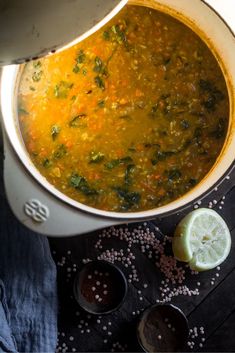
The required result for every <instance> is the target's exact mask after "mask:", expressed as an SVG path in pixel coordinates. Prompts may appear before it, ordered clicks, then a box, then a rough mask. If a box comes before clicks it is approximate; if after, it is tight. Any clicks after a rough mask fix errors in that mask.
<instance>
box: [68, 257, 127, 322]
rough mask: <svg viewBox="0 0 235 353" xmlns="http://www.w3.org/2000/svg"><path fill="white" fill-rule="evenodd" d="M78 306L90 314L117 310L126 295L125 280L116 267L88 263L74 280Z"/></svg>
mask: <svg viewBox="0 0 235 353" xmlns="http://www.w3.org/2000/svg"><path fill="white" fill-rule="evenodd" d="M73 289H74V296H75V298H76V300H77V302H78V304H79V305H80V306H81V307H82V308H83V309H84V310H86V311H87V312H89V313H91V314H96V315H100V314H109V313H111V312H112V311H114V310H117V309H118V308H119V307H120V306H121V305H122V303H123V302H124V300H125V297H126V294H127V280H126V277H125V276H124V274H123V272H122V271H121V270H120V268H119V267H117V266H116V265H114V264H112V263H110V262H108V261H104V260H95V261H91V262H88V263H87V264H86V265H84V267H83V268H82V270H81V271H80V272H79V273H78V274H77V276H76V278H75V280H74V287H73Z"/></svg>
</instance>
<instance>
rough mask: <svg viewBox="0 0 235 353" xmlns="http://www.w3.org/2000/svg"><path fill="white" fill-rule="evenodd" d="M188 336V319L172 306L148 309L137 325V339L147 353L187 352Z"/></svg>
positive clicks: (162, 305)
mask: <svg viewBox="0 0 235 353" xmlns="http://www.w3.org/2000/svg"><path fill="white" fill-rule="evenodd" d="M188 336H189V326H188V319H187V318H186V316H185V314H184V313H183V312H182V310H181V309H180V308H178V307H177V306H175V305H172V304H155V305H152V306H150V307H148V308H147V309H146V310H145V311H144V312H143V313H142V314H141V316H140V319H139V322H138V325H137V338H138V341H139V344H140V346H141V347H142V349H143V350H144V351H145V352H146V353H149V352H182V351H185V350H186V351H187V346H186V344H187V339H188Z"/></svg>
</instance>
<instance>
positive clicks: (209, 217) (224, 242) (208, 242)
mask: <svg viewBox="0 0 235 353" xmlns="http://www.w3.org/2000/svg"><path fill="white" fill-rule="evenodd" d="M172 249H173V253H174V256H175V257H176V259H178V260H180V261H184V262H189V266H190V268H191V269H192V270H195V271H206V270H210V269H212V268H214V267H216V266H218V265H220V264H221V263H222V262H223V261H224V260H225V259H226V257H227V256H228V254H229V252H230V249H231V235H230V231H229V229H228V227H227V224H226V223H225V221H224V220H223V218H222V217H221V216H220V215H219V214H218V213H217V212H216V211H213V210H211V209H208V208H199V209H197V210H195V211H192V212H190V213H189V214H188V215H187V216H186V217H184V218H183V219H182V220H181V222H180V223H179V224H178V226H177V227H176V230H175V234H174V238H173V241H172Z"/></svg>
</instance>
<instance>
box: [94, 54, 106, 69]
mask: <svg viewBox="0 0 235 353" xmlns="http://www.w3.org/2000/svg"><path fill="white" fill-rule="evenodd" d="M103 69H104V63H103V61H102V60H101V59H100V58H99V57H98V56H96V57H95V66H94V68H93V71H95V72H98V73H103Z"/></svg>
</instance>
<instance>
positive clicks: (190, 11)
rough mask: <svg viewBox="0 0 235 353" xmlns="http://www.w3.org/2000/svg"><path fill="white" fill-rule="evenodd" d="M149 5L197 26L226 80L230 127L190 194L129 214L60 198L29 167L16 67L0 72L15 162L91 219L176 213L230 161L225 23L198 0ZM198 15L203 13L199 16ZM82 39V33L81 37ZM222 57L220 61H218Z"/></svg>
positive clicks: (229, 41)
mask: <svg viewBox="0 0 235 353" xmlns="http://www.w3.org/2000/svg"><path fill="white" fill-rule="evenodd" d="M131 2H132V3H137V4H139V3H140V2H142V3H143V0H136V1H135V0H131ZM153 3H154V4H155V5H156V6H155V7H156V8H158V9H159V10H162V11H167V12H168V13H170V14H174V15H175V16H176V17H178V18H179V19H181V20H182V21H184V22H185V23H186V24H188V25H190V24H191V25H192V24H193V23H197V27H198V29H199V31H198V33H199V32H200V33H201V34H203V37H204V38H207V39H206V41H207V43H208V44H209V46H210V47H211V49H213V48H216V50H214V54H215V55H216V56H217V59H219V61H220V62H222V66H221V68H222V70H223V73H224V75H225V78H226V81H227V86H228V92H229V98H230V128H229V133H228V136H227V142H226V144H225V146H224V148H223V150H222V152H221V155H220V157H219V158H218V160H217V162H216V163H215V165H214V167H213V168H212V170H211V171H210V173H209V174H208V175H207V176H206V177H205V178H204V179H203V180H202V181H201V182H200V183H199V184H198V185H197V186H196V187H194V188H193V189H192V190H191V191H189V192H188V193H187V194H185V195H183V196H182V197H180V198H179V199H177V200H175V201H173V202H171V203H169V204H167V205H165V206H162V207H158V208H155V209H151V210H148V211H141V212H130V213H119V212H109V211H103V210H99V209H96V208H93V207H90V206H86V205H84V204H82V203H79V202H77V201H75V200H73V199H71V198H69V197H68V196H66V195H64V194H63V193H62V192H60V191H59V190H57V189H56V188H55V187H54V186H52V185H51V184H50V183H49V182H48V181H47V180H46V179H45V177H43V176H42V175H41V174H40V173H39V172H38V170H37V169H36V168H35V166H34V165H33V163H32V161H31V160H30V158H29V156H28V153H27V151H26V149H25V147H24V144H23V141H22V138H21V136H20V131H19V127H18V122H17V114H16V111H17V110H16V90H17V84H16V83H17V78H18V74H19V66H18V65H13V66H6V67H5V68H3V71H2V78H1V108H2V116H3V124H4V127H5V130H6V132H7V135H8V138H9V140H10V142H11V144H12V146H13V148H14V150H15V152H16V154H17V155H18V157H19V159H20V160H21V162H22V163H23V165H24V166H25V167H26V169H27V170H28V171H29V173H30V174H31V175H32V176H33V177H34V178H35V180H36V181H37V182H39V183H40V184H41V185H42V186H43V187H44V188H45V189H46V190H47V191H49V192H50V193H52V194H53V195H54V196H56V197H57V198H59V199H60V200H62V201H64V202H65V203H66V204H67V205H70V206H73V207H75V208H76V209H78V210H81V211H85V212H87V213H89V214H93V215H94V216H95V215H96V216H102V217H108V218H113V219H123V220H134V219H136V220H138V219H150V218H154V217H155V216H160V215H163V214H167V213H171V212H173V211H177V210H178V209H180V208H183V207H186V206H187V205H188V204H190V203H192V202H194V201H195V200H196V199H198V198H200V197H201V196H202V195H204V194H205V193H207V192H208V190H210V189H211V188H212V187H214V186H215V185H216V184H217V183H218V182H219V181H220V180H221V179H222V177H223V176H224V174H225V173H226V171H227V170H228V169H229V168H230V167H231V165H232V163H233V161H234V154H235V153H234V151H235V136H234V126H231V125H232V122H233V120H235V112H234V100H235V38H234V35H233V33H232V31H231V30H230V29H229V27H228V26H227V25H226V24H225V22H224V21H223V20H222V19H221V18H220V17H219V16H218V15H217V14H216V13H215V12H214V11H213V10H212V9H211V8H210V7H209V6H208V5H207V4H205V3H204V2H203V1H201V0H194V1H193V2H191V1H190V2H189V1H188V0H177V1H176V0H162V1H158V0H146V1H145V2H144V5H146V6H150V7H151V6H152V4H153ZM201 14H203V16H202V15H201ZM110 18H111V17H110ZM106 19H107V18H106ZM106 22H107V21H106ZM103 24H104V23H103V21H102V22H101V23H100V24H99V25H97V26H96V29H98V28H100V27H101V26H102V25H103ZM194 26H195V25H194ZM85 36H86V34H85V35H84V37H85ZM68 46H70V44H68ZM68 46H66V47H68ZM222 57H223V61H221V58H222Z"/></svg>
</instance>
